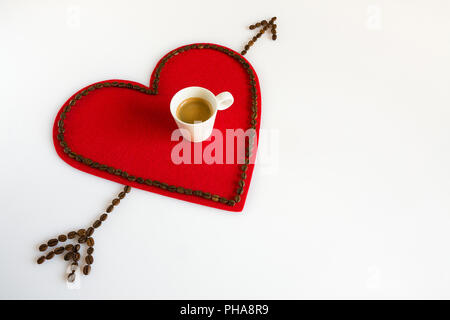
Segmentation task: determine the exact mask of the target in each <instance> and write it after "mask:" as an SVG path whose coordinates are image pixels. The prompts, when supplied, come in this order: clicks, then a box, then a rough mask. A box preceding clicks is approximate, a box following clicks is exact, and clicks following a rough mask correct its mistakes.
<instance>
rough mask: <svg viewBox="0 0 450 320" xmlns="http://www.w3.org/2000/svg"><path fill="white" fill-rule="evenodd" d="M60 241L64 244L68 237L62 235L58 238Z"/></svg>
mask: <svg viewBox="0 0 450 320" xmlns="http://www.w3.org/2000/svg"><path fill="white" fill-rule="evenodd" d="M58 240H59V241H61V242H64V241H66V240H67V236H66V235H64V234H62V235H60V236H58Z"/></svg>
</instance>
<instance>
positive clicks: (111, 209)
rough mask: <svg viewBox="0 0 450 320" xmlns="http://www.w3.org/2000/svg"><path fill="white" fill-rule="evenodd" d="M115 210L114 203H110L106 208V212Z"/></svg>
mask: <svg viewBox="0 0 450 320" xmlns="http://www.w3.org/2000/svg"><path fill="white" fill-rule="evenodd" d="M113 210H114V206H113V205H110V206H108V208H106V212H108V213H110V212H111V211H113Z"/></svg>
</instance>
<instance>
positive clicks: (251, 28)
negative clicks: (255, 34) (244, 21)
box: [248, 24, 256, 30]
mask: <svg viewBox="0 0 450 320" xmlns="http://www.w3.org/2000/svg"><path fill="white" fill-rule="evenodd" d="M248 28H249V29H250V30H253V29H255V28H256V26H255V25H253V24H252V25H251V26H249V27H248Z"/></svg>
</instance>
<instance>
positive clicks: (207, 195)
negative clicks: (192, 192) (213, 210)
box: [203, 192, 211, 199]
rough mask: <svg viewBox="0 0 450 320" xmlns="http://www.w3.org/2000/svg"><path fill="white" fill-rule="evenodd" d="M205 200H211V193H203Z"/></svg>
mask: <svg viewBox="0 0 450 320" xmlns="http://www.w3.org/2000/svg"><path fill="white" fill-rule="evenodd" d="M203 198H205V199H211V193H209V192H203Z"/></svg>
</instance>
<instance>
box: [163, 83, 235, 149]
mask: <svg viewBox="0 0 450 320" xmlns="http://www.w3.org/2000/svg"><path fill="white" fill-rule="evenodd" d="M189 98H201V99H204V100H206V101H208V102H209V104H210V106H211V108H212V110H211V117H209V118H208V119H207V120H205V121H203V122H196V123H187V122H184V121H182V120H181V119H179V118H178V117H177V109H178V106H179V105H180V104H181V103H182V102H183V101H185V100H186V99H189ZM233 102H234V98H233V96H232V95H231V93H229V92H227V91H225V92H222V93H219V94H218V95H217V96H215V95H214V94H213V93H212V92H211V91H209V90H208V89H205V88H202V87H187V88H184V89H181V90H180V91H178V92H177V93H175V95H174V96H173V97H172V100H170V112H171V113H172V117H173V118H174V119H175V122H176V123H177V125H178V128H179V129H180V131H181V134H182V135H183V137H184V138H185V139H187V140H189V141H191V142H201V141H204V140H206V139H208V138H209V137H210V136H211V133H212V130H213V128H214V121H215V120H216V115H217V111H218V110H225V109H227V108H229V107H230V106H231V105H232V104H233Z"/></svg>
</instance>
